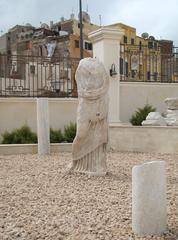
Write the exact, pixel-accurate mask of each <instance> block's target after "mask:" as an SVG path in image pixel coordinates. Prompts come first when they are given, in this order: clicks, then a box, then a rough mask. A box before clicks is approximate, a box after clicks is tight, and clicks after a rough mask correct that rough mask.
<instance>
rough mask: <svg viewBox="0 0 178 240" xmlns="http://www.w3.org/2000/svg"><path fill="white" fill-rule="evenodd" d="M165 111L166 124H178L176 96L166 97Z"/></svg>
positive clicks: (177, 101)
mask: <svg viewBox="0 0 178 240" xmlns="http://www.w3.org/2000/svg"><path fill="white" fill-rule="evenodd" d="M165 103H166V105H167V113H166V118H165V121H166V123H167V125H168V126H178V98H166V99H165Z"/></svg>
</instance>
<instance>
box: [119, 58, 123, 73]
mask: <svg viewBox="0 0 178 240" xmlns="http://www.w3.org/2000/svg"><path fill="white" fill-rule="evenodd" d="M120 74H121V75H123V74H124V60H123V58H120Z"/></svg>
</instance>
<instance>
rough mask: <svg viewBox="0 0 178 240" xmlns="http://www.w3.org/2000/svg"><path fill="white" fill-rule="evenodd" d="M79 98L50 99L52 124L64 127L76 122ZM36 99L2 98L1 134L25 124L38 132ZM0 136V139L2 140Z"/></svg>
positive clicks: (0, 108)
mask: <svg viewBox="0 0 178 240" xmlns="http://www.w3.org/2000/svg"><path fill="white" fill-rule="evenodd" d="M77 102H78V100H77V99H70V98H66V99H65V98H63V99H54V98H53V99H52V98H50V99H49V115H50V116H49V117H50V126H51V127H52V128H54V129H59V128H61V129H63V128H64V126H65V125H66V124H68V123H70V122H76V110H77ZM36 118H37V116H36V99H35V98H34V99H33V98H0V135H1V134H2V133H3V132H4V131H6V130H8V131H12V130H13V129H14V128H19V127H21V126H22V125H23V124H28V126H29V127H30V128H31V129H32V130H33V131H35V132H36V128H37V123H36ZM1 139H2V138H1V136H0V141H1Z"/></svg>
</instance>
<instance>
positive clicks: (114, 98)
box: [88, 27, 124, 123]
mask: <svg viewBox="0 0 178 240" xmlns="http://www.w3.org/2000/svg"><path fill="white" fill-rule="evenodd" d="M123 35H124V31H123V30H119V29H112V28H106V27H103V28H100V29H98V30H96V31H94V32H91V33H90V34H89V36H88V37H89V39H90V40H91V42H92V44H93V57H96V58H98V59H99V60H100V61H101V62H102V63H103V64H104V66H105V69H106V72H107V73H108V74H109V73H110V70H111V68H112V66H113V67H114V68H115V71H116V73H117V75H113V76H110V88H109V123H119V122H120V66H119V62H120V42H121V38H122V36H123Z"/></svg>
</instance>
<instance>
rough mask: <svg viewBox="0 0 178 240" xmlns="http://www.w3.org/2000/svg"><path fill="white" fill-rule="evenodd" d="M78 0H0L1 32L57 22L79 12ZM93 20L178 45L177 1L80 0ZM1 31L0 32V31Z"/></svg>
mask: <svg viewBox="0 0 178 240" xmlns="http://www.w3.org/2000/svg"><path fill="white" fill-rule="evenodd" d="M78 2H79V0H0V32H1V31H3V32H6V31H7V30H8V29H9V28H10V27H12V26H14V25H16V24H25V23H31V24H32V25H34V26H36V27H37V26H39V25H40V22H45V23H49V22H50V20H53V21H54V22H56V21H59V20H60V18H61V16H64V17H65V18H69V17H70V14H71V12H72V9H73V12H74V13H75V15H76V16H77V15H78V11H79V10H78V8H79V7H78V5H79V4H78ZM87 5H88V13H89V14H90V16H91V21H92V22H93V23H96V24H99V15H101V16H102V25H108V24H112V23H116V22H122V23H125V24H127V25H130V26H133V27H135V28H136V29H137V34H138V35H140V34H141V33H143V32H148V33H149V34H150V35H153V36H155V37H156V38H157V39H169V40H173V41H174V43H175V45H177V46H178V14H177V12H178V10H177V9H178V0H83V10H86V9H87ZM0 34H1V33H0Z"/></svg>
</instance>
